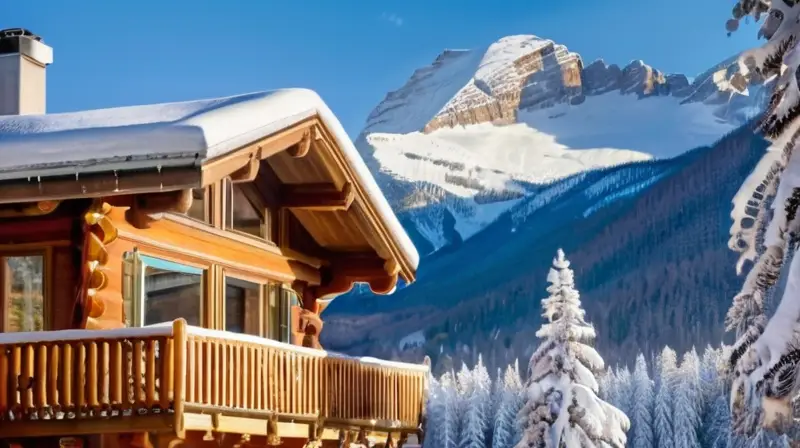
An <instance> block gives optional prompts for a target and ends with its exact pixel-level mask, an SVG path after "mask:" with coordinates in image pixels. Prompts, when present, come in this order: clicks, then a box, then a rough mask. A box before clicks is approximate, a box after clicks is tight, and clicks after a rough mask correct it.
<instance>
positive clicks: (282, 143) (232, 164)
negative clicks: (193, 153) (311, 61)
mask: <svg viewBox="0 0 800 448" xmlns="http://www.w3.org/2000/svg"><path fill="white" fill-rule="evenodd" d="M317 123H318V119H317V118H316V117H310V118H307V119H305V120H303V121H300V122H298V123H293V124H291V125H290V126H287V127H286V128H284V129H282V130H280V131H278V132H276V133H274V134H271V135H269V136H267V137H265V138H262V139H260V140H257V141H255V142H252V143H250V144H248V145H246V146H243V147H241V148H239V149H237V150H235V151H232V152H229V153H227V154H225V155H223V156H220V157H217V158H214V159H211V160H208V161H206V162H205V163H203V165H202V172H203V178H202V186H204V187H205V186H208V185H211V184H213V183H216V182H217V181H219V180H222V179H224V178H226V177H228V176H232V177H234V179H233V180H234V182H247V181H249V180H253V179H255V178H256V176H257V175H258V169H259V165H260V164H259V163H258V162H260V161H261V160H264V159H266V158H268V157H270V156H272V155H274V154H277V153H279V152H281V151H286V150H289V149H291V148H296V147H302V146H303V145H305V144H306V142H307V144H308V145H310V141H311V137H310V136H311V129H312V127H313V126H314V125H316V124H317ZM307 153H308V150H307V149H306V151H305V153H302V154H298V153H297V152H295V153H294V154H298V155H295V156H294V157H302V156H305V154H307Z"/></svg>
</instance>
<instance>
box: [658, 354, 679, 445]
mask: <svg viewBox="0 0 800 448" xmlns="http://www.w3.org/2000/svg"><path fill="white" fill-rule="evenodd" d="M658 359H659V366H658V377H659V381H658V385H659V387H658V391H656V402H655V409H654V412H653V413H654V418H653V430H654V432H655V436H656V442H657V443H656V446H658V447H659V448H673V447H675V432H674V430H673V425H672V413H673V407H674V406H673V405H674V404H673V400H674V397H675V394H674V392H675V389H676V387H677V385H678V381H677V362H678V361H677V359H678V355H677V354H676V353H675V350H672V349H671V348H669V347H664V350H662V351H661V355H660V356H659V357H658Z"/></svg>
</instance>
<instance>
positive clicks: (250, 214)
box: [225, 182, 265, 237]
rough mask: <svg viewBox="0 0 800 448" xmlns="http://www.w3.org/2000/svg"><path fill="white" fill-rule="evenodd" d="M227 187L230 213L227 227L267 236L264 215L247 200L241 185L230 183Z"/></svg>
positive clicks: (227, 201)
mask: <svg viewBox="0 0 800 448" xmlns="http://www.w3.org/2000/svg"><path fill="white" fill-rule="evenodd" d="M227 185H228V187H227V197H226V200H225V202H226V204H227V207H228V211H227V213H226V215H227V216H226V219H225V227H227V228H229V229H234V230H238V231H240V232H244V233H247V234H250V235H254V236H258V237H263V236H264V235H265V232H264V215H263V213H262V212H261V211H260V210H259V209H258V208H256V207H255V206H254V205H253V204H252V203H251V202H250V200H249V199H247V196H246V195H245V193H244V191H243V190H242V187H241V186H240V185H238V184H233V183H230V182H227Z"/></svg>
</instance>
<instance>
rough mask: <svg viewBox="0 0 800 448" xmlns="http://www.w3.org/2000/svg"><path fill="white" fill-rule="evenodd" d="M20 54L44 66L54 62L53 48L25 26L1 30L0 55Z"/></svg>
mask: <svg viewBox="0 0 800 448" xmlns="http://www.w3.org/2000/svg"><path fill="white" fill-rule="evenodd" d="M11 54H20V55H24V56H25V57H27V58H29V59H32V60H34V61H36V62H37V63H38V64H41V65H43V66H46V65H50V64H52V63H53V49H52V48H50V47H49V46H47V45H46V44H45V43H44V42H42V38H41V37H40V36H37V35H36V34H33V33H32V32H30V30H26V29H25V28H7V29H4V30H0V56H4V55H11Z"/></svg>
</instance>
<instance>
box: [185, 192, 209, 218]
mask: <svg viewBox="0 0 800 448" xmlns="http://www.w3.org/2000/svg"><path fill="white" fill-rule="evenodd" d="M206 191H207V189H206V188H193V189H192V206H191V207H189V211H187V212H186V216H188V217H190V218H193V219H196V220H198V221H202V222H209V221H210V219H209V213H208V201H207V200H206Z"/></svg>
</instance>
